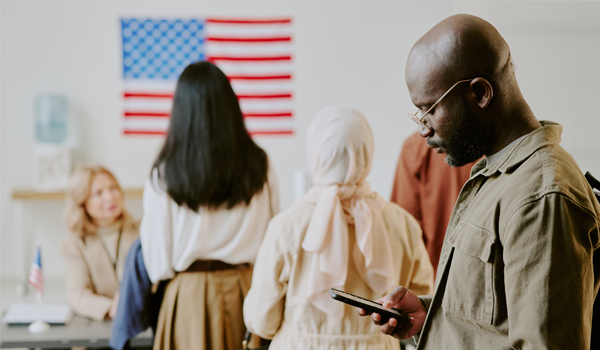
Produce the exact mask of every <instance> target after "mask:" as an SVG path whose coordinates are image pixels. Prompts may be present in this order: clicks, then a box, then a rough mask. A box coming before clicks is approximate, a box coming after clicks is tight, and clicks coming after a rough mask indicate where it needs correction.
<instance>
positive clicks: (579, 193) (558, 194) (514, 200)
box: [417, 121, 600, 350]
mask: <svg viewBox="0 0 600 350" xmlns="http://www.w3.org/2000/svg"><path fill="white" fill-rule="evenodd" d="M541 123H542V125H543V126H542V127H541V128H538V129H536V130H535V131H533V132H531V133H530V134H529V135H527V136H526V137H524V138H523V139H522V140H520V141H519V142H518V143H517V144H516V145H514V146H513V147H512V148H511V149H510V150H508V151H507V152H506V153H505V154H504V155H503V156H502V157H501V158H500V160H499V161H498V162H496V163H494V164H491V165H489V166H488V165H487V162H486V159H485V158H484V159H482V160H481V161H480V162H478V163H477V164H475V165H474V166H473V169H472V170H471V178H470V179H469V181H467V183H466V184H465V185H464V187H463V189H462V191H461V193H460V196H459V198H458V200H457V202H456V205H455V207H454V211H453V213H452V217H451V219H450V223H449V225H448V229H447V231H446V237H445V239H444V246H443V248H442V255H441V257H440V263H439V266H438V275H437V278H436V283H435V291H434V294H433V296H427V297H424V298H423V300H424V301H425V304H426V305H427V306H428V309H429V311H428V314H427V319H426V320H425V325H424V326H423V330H422V331H421V333H420V335H419V337H417V338H420V340H419V339H417V340H418V341H419V343H418V348H417V349H419V350H425V349H434V350H441V349H456V350H469V349H476V350H480V349H486V350H487V349H561V350H562V349H588V348H589V346H590V345H589V344H590V332H591V323H592V305H593V301H594V297H595V295H596V293H597V291H598V286H599V274H600V271H598V270H594V268H593V263H592V258H593V254H594V250H596V249H598V247H599V245H600V243H599V240H600V237H599V236H600V205H599V204H598V202H597V201H596V199H595V198H594V194H593V192H592V189H591V188H590V186H589V185H588V183H587V182H586V179H585V178H584V176H583V174H582V173H581V170H580V169H579V167H578V165H577V163H575V160H574V159H573V157H572V156H571V155H570V154H569V153H567V152H566V151H565V150H564V149H563V148H562V147H561V146H560V145H559V142H560V135H561V132H562V126H560V125H559V124H556V123H553V122H548V121H542V122H541Z"/></svg>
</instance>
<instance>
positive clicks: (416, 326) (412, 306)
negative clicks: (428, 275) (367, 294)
mask: <svg viewBox="0 0 600 350" xmlns="http://www.w3.org/2000/svg"><path fill="white" fill-rule="evenodd" d="M377 302H378V303H381V304H382V305H383V307H385V308H388V309H389V308H394V309H398V310H400V311H403V312H404V313H406V314H407V315H408V316H409V317H410V322H409V323H403V324H400V325H398V321H396V319H395V318H390V319H389V320H388V321H387V323H384V322H382V321H381V315H379V314H377V313H373V314H370V313H369V312H367V311H366V310H364V309H361V308H357V311H358V314H359V315H360V316H368V315H371V321H372V322H373V323H374V324H376V325H378V326H381V333H383V334H387V335H391V336H392V337H394V338H397V339H400V340H403V339H408V338H410V337H412V336H413V335H415V334H417V333H419V332H420V331H421V329H423V324H424V323H425V316H427V309H426V308H425V304H423V302H422V301H421V299H419V297H418V296H417V295H416V294H415V293H414V292H413V291H411V290H410V289H407V288H405V287H402V286H399V287H396V288H394V290H393V291H392V292H391V293H390V294H388V295H386V296H385V297H383V298H381V299H379V300H377Z"/></svg>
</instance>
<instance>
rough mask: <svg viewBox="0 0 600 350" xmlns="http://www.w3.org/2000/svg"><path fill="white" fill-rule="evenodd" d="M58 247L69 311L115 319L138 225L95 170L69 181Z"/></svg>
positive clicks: (115, 186) (109, 180) (114, 186)
mask: <svg viewBox="0 0 600 350" xmlns="http://www.w3.org/2000/svg"><path fill="white" fill-rule="evenodd" d="M64 220H65V224H66V226H67V228H68V230H69V231H70V233H69V234H68V236H67V237H65V238H64V239H63V241H62V243H61V246H60V252H61V255H62V256H63V258H64V261H65V267H66V276H65V278H66V283H67V300H68V302H69V304H70V305H71V307H72V308H73V310H74V311H75V312H76V313H77V314H80V315H82V316H86V317H90V318H93V319H96V320H104V319H109V318H113V317H114V315H115V314H116V311H117V305H118V300H119V296H118V295H119V294H118V292H119V282H120V281H121V277H122V276H123V269H124V264H125V258H126V257H127V253H128V251H129V248H130V246H131V244H132V243H133V241H135V240H136V239H137V238H138V231H139V224H138V223H137V222H135V221H134V220H133V219H132V217H131V216H130V215H129V213H127V211H126V210H125V209H124V206H123V190H122V189H121V186H119V183H118V182H117V179H116V178H115V177H114V175H113V174H112V173H111V172H110V171H108V170H107V169H106V168H103V167H101V166H99V165H91V166H85V167H81V168H79V169H77V170H75V171H74V172H73V174H72V175H71V179H70V183H69V189H68V190H67V208H66V211H65V217H64Z"/></svg>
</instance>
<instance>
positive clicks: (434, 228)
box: [391, 133, 473, 271]
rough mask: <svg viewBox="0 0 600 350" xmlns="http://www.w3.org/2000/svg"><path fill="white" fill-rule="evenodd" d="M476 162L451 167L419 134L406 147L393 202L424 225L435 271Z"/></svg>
mask: <svg viewBox="0 0 600 350" xmlns="http://www.w3.org/2000/svg"><path fill="white" fill-rule="evenodd" d="M472 165H473V164H468V165H465V166H463V167H461V168H452V167H450V166H449V165H448V164H446V163H445V162H444V154H437V153H435V152H434V151H433V150H432V149H430V148H429V147H427V140H426V139H424V138H422V137H420V136H419V135H418V134H417V133H414V134H412V135H411V136H409V137H408V138H407V139H406V141H405V142H404V146H403V147H402V151H401V153H400V159H399V160H398V168H397V169H396V178H395V179H394V187H393V189H392V198H391V201H392V202H395V203H397V204H398V205H400V206H401V207H402V208H404V209H406V211H408V212H409V213H410V214H411V215H412V216H414V217H415V219H417V221H418V222H419V225H421V229H422V230H423V240H424V242H425V247H426V248H427V252H428V253H429V259H430V260H431V264H432V265H433V268H434V270H435V271H437V266H438V262H439V260H440V252H441V251H442V244H443V243H444V235H445V233H446V228H447V227H448V222H449V220H450V215H451V214H452V209H453V208H454V203H456V199H457V198H458V194H459V193H460V190H461V189H462V187H463V185H464V183H465V182H467V180H468V179H469V175H470V171H471V166H472Z"/></svg>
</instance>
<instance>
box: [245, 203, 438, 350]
mask: <svg viewBox="0 0 600 350" xmlns="http://www.w3.org/2000/svg"><path fill="white" fill-rule="evenodd" d="M314 208H315V205H314V204H309V203H299V204H296V205H294V206H293V207H292V208H291V209H289V210H287V211H285V212H283V213H281V214H280V215H278V216H276V217H275V218H273V220H272V221H271V223H270V224H269V228H268V230H267V233H266V236H265V238H264V240H263V243H262V245H261V247H260V250H259V252H258V257H257V259H256V264H255V267H254V276H253V280H252V288H251V289H250V292H249V293H248V296H247V297H246V300H245V301H244V321H245V323H246V326H247V327H248V329H249V330H250V331H251V332H252V333H254V334H256V335H259V336H261V337H263V338H266V339H273V341H272V343H271V346H270V349H271V350H278V349H285V350H292V349H323V350H324V349H349V350H362V349H370V350H371V349H399V348H400V345H399V342H398V341H397V340H396V339H394V338H392V337H389V336H385V335H383V334H381V332H380V330H379V327H377V326H374V325H373V324H372V323H371V321H370V319H369V318H368V317H359V316H358V314H357V313H356V308H354V307H352V306H349V305H346V306H345V310H344V317H343V319H342V320H341V321H338V320H335V319H333V318H331V317H329V316H327V315H326V314H325V313H323V312H321V311H320V310H318V309H317V308H315V307H314V306H312V304H311V303H310V302H309V301H308V299H307V298H306V288H307V285H308V271H309V267H310V261H311V254H312V253H309V252H305V251H304V250H303V249H302V247H301V244H302V241H303V239H304V235H305V233H306V230H307V228H308V224H309V222H310V220H311V217H312V214H313V211H314ZM382 214H383V220H384V222H385V225H386V228H387V231H388V234H389V236H390V244H391V248H392V252H393V258H394V266H395V268H396V271H398V272H399V274H398V280H397V284H398V285H403V286H406V287H408V288H410V289H411V290H413V291H414V292H416V293H417V294H429V293H431V291H432V289H433V267H432V266H431V263H430V262H429V257H428V255H427V251H426V249H425V246H424V244H423V239H422V233H421V229H420V227H419V225H418V224H417V222H416V220H415V219H414V218H413V217H412V216H410V214H408V213H407V212H406V211H405V210H404V209H402V208H400V207H399V206H398V205H396V204H394V203H388V204H386V206H385V208H384V210H383V213H382ZM349 235H350V242H349V243H350V244H349V249H352V247H353V246H354V243H355V238H354V226H353V225H350V226H349ZM349 254H350V256H352V254H351V252H349ZM344 290H345V291H347V292H349V293H352V294H356V295H359V296H362V297H364V298H368V299H371V300H377V299H379V298H381V297H383V295H374V294H375V293H374V292H373V291H372V290H371V289H370V288H369V287H368V286H367V285H366V284H365V282H364V281H363V280H362V279H361V278H360V277H359V275H358V273H357V271H356V268H355V267H354V262H353V261H352V259H350V260H349V264H348V277H347V280H346V285H345V287H344ZM331 302H332V303H337V301H335V300H333V299H332V300H331Z"/></svg>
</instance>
